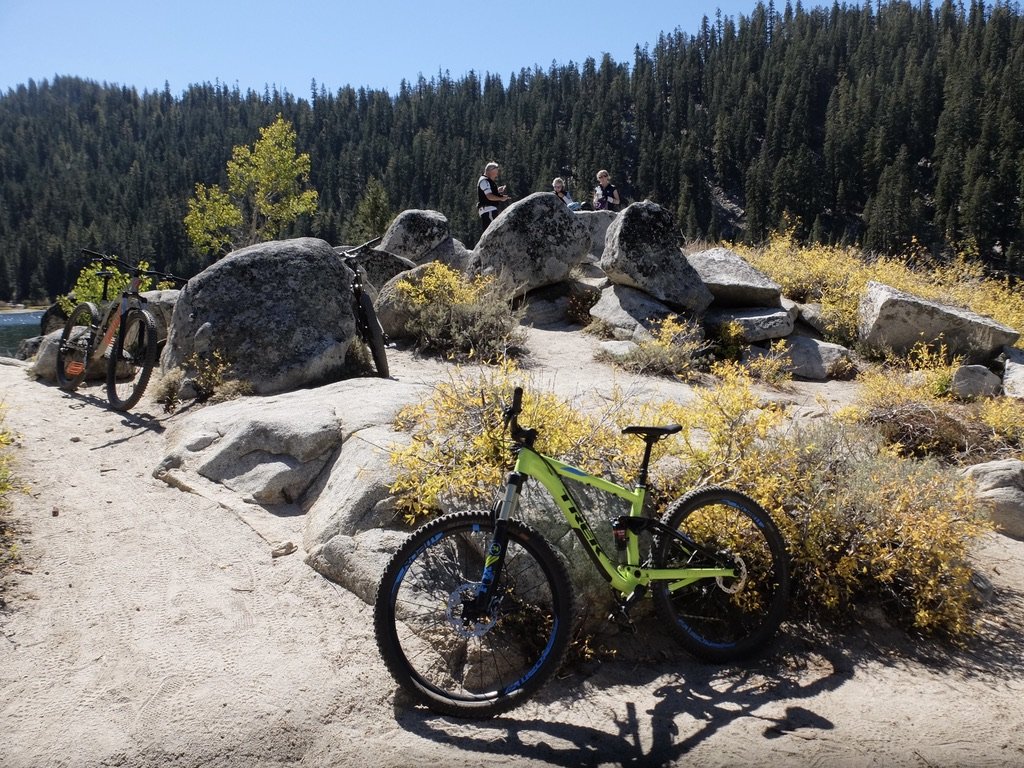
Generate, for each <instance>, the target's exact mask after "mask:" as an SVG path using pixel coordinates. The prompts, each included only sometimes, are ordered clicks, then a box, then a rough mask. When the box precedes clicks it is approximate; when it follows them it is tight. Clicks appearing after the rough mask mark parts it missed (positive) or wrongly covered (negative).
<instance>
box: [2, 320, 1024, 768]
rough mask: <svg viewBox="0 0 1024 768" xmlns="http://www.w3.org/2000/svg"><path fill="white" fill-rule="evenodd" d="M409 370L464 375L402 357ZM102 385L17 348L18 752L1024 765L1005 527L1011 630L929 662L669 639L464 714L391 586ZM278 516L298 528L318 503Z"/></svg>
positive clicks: (9, 652) (13, 742) (10, 686)
mask: <svg viewBox="0 0 1024 768" xmlns="http://www.w3.org/2000/svg"><path fill="white" fill-rule="evenodd" d="M573 336H575V337H576V338H573ZM551 344H552V346H550V347H546V349H547V351H546V353H545V355H544V356H539V357H538V358H535V365H536V366H537V371H538V372H545V375H547V373H546V372H550V375H551V376H552V377H553V378H554V380H555V381H557V382H558V386H559V387H564V388H565V389H566V390H572V389H574V388H576V387H583V386H586V378H587V377H588V376H592V375H593V371H592V370H591V369H589V368H585V366H586V365H588V363H586V362H585V361H586V360H587V359H588V358H587V357H586V356H587V355H589V354H590V352H589V349H588V347H589V345H590V344H591V342H590V341H589V340H587V339H580V338H579V335H578V334H568V335H565V336H562V337H560V341H559V340H557V339H552V340H551ZM559 345H561V346H559ZM573 350H577V351H576V352H573ZM573 355H575V359H576V360H577V361H578V364H574V363H573V358H572V356H573ZM567 363H568V364H567ZM403 366H404V367H403ZM392 368H393V370H394V371H395V372H396V373H397V375H399V376H408V377H410V378H416V377H423V378H424V380H429V378H430V377H431V376H433V377H437V376H439V375H443V372H444V366H441V365H439V364H434V363H429V362H424V361H416V360H414V359H413V358H412V357H411V356H409V355H404V354H400V355H397V356H396V360H395V363H394V364H393V366H392ZM555 370H558V371H559V372H558V373H557V374H555V373H554V371H555ZM595 370H596V369H595ZM645 386H649V387H652V388H655V389H657V388H658V387H660V386H661V385H660V384H657V383H652V384H648V385H645ZM102 395H103V392H102V388H101V387H100V386H90V387H88V388H86V389H85V390H83V392H82V393H81V394H76V395H67V394H65V393H62V392H60V391H59V390H58V389H56V388H55V387H51V386H47V385H45V384H41V383H38V382H35V381H31V380H30V379H28V378H27V377H26V375H25V373H24V369H23V368H22V367H20V366H17V365H0V400H2V401H3V402H4V404H5V405H6V408H7V412H6V418H5V426H6V427H7V429H9V430H11V431H13V432H15V433H17V434H18V435H19V437H18V440H17V444H16V446H15V449H14V453H15V456H16V459H17V462H18V473H19V475H20V477H21V478H22V479H23V480H25V481H26V482H27V483H28V484H29V485H30V486H31V492H30V494H29V495H25V496H14V497H13V502H14V516H15V519H16V520H17V521H18V522H19V523H20V524H21V525H22V526H23V527H24V529H25V530H26V532H27V537H28V541H27V544H26V546H25V549H24V553H23V555H24V556H23V561H22V566H21V569H20V570H19V571H18V572H17V573H14V574H12V576H11V579H10V582H11V583H10V584H9V591H8V595H7V597H8V603H9V605H8V609H7V610H6V612H5V613H2V614H0V734H3V736H2V737H0V765H3V766H9V767H11V768H21V767H22V766H25V767H28V766H65V765H66V766H99V765H129V766H150V765H152V766H166V765H168V764H174V765H180V766H201V765H202V766H208V765H217V766H228V767H231V766H239V767H241V766H253V765H270V766H273V765H304V766H319V765H324V766H327V765H332V766H334V765H349V764H352V765H356V764H358V765H372V766H376V765H380V766H410V765H411V766H416V765H434V764H444V765H447V766H463V765H465V766H476V765H482V764H484V763H488V762H492V761H494V760H500V761H501V762H502V764H507V765H516V766H518V765H545V764H554V765H562V766H581V765H662V764H678V765H687V766H733V765H762V764H764V763H765V762H766V761H768V760H775V761H777V762H779V763H780V764H782V765H787V766H793V765H823V766H826V765H827V766H854V765H858V766H859V765H887V766H888V765H929V766H937V765H946V766H954V765H972V766H986V765H989V766H996V765H1008V766H1009V765H1020V764H1024V747H1022V746H1021V740H1020V738H1019V734H1020V732H1021V731H1022V730H1024V709H1022V708H1021V706H1020V701H1021V698H1022V696H1024V663H1022V662H1024V641H1022V637H1021V634H1020V626H1021V624H1022V619H1024V603H1022V598H1021V596H1022V593H1024V545H1022V544H1021V543H1020V542H1014V541H1010V540H1007V539H1003V538H998V537H994V538H993V539H992V540H991V542H990V544H989V545H988V550H987V556H988V558H989V559H988V565H987V566H986V571H987V573H988V575H989V576H990V577H991V578H992V580H993V582H994V584H995V585H996V589H997V591H998V594H999V597H1000V601H1001V604H1002V605H1004V606H1006V608H1005V615H1004V616H1002V617H999V616H996V617H994V618H993V621H992V623H991V627H990V629H991V637H992V638H993V642H995V641H998V643H999V645H998V647H994V646H993V647H991V648H989V649H987V650H986V649H984V648H983V649H980V650H976V651H973V652H963V653H959V654H940V653H939V651H938V650H935V649H931V650H929V651H928V653H929V654H931V657H923V656H921V655H920V654H918V655H917V656H915V657H909V656H907V655H901V654H897V653H896V652H895V649H894V646H893V644H892V643H898V642H899V641H898V640H896V639H894V638H896V637H897V636H896V635H894V634H891V633H889V634H887V633H884V632H880V631H877V628H875V630H873V632H872V633H871V634H870V635H865V636H864V637H863V638H862V637H859V636H857V635H855V634H851V635H844V636H843V637H840V638H833V639H831V640H823V639H815V640H809V639H806V638H800V637H796V636H793V635H788V636H786V637H784V638H782V640H781V641H780V643H779V646H778V649H777V652H776V653H774V654H773V656H772V657H771V658H769V659H767V660H764V661H762V662H758V663H756V664H753V665H752V666H748V667H744V668H714V667H708V666H704V665H701V664H699V663H696V662H694V661H692V660H689V659H687V658H686V657H685V656H683V655H681V654H674V653H673V654H671V655H669V656H666V655H663V654H662V653H661V652H658V653H657V654H656V657H655V658H652V659H650V662H649V663H643V664H625V663H621V662H608V663H604V664H599V665H598V664H595V665H592V666H590V667H588V668H587V669H585V670H581V671H576V672H574V673H572V674H570V675H569V676H567V677H565V678H563V679H560V680H556V681H554V682H553V683H552V684H550V685H548V686H547V687H546V688H545V689H544V690H543V691H542V694H541V696H540V697H539V698H538V699H537V700H536V701H533V702H530V703H528V704H527V705H525V706H523V707H522V708H520V709H518V710H515V711H514V712H513V713H511V714H510V715H509V716H507V717H504V718H500V719H498V720H494V721H491V722H484V723H476V722H462V721H454V720H448V719H445V718H440V717H436V716H434V715H432V714H430V713H428V712H425V711H422V710H419V709H415V708H411V707H410V706H409V705H408V703H407V702H405V701H404V699H403V698H402V697H398V701H396V696H395V686H394V684H393V683H392V681H391V679H390V678H389V677H388V676H387V673H386V671H385V669H384V666H383V664H382V663H381V662H380V660H379V657H378V655H377V651H376V646H375V644H374V640H373V634H372V626H371V611H370V609H369V607H368V606H366V605H365V604H363V603H362V602H361V601H360V600H358V599H357V598H356V597H354V596H353V595H351V594H350V593H348V592H346V591H344V590H342V589H340V588H338V587H336V586H335V585H333V584H331V583H329V582H327V581H325V580H324V579H323V578H322V577H320V576H319V575H317V574H316V573H314V572H313V571H312V570H310V569H309V568H308V567H307V566H306V565H304V563H303V562H302V559H301V557H302V552H301V549H300V550H299V551H298V552H297V553H295V554H293V555H291V556H286V557H281V558H277V559H274V558H273V557H272V556H271V549H272V544H273V543H274V542H273V541H269V540H267V538H264V537H262V536H261V535H259V534H258V533H257V532H256V530H254V528H253V527H250V526H249V525H247V524H246V523H244V522H243V521H242V520H241V519H239V517H238V516H237V515H235V514H233V513H232V512H231V511H230V510H227V509H225V508H223V507H221V506H218V505H217V504H215V503H213V502H211V501H208V500H205V499H203V498H200V497H197V496H193V495H190V494H186V493H183V492H180V491H178V490H175V489H173V488H170V487H168V486H166V485H164V484H162V483H161V482H159V481H157V480H155V479H153V478H152V476H151V472H152V469H153V468H154V466H155V465H156V463H157V462H158V461H159V460H160V458H161V457H162V455H163V452H162V440H163V437H162V433H163V431H164V430H165V428H166V427H167V425H168V423H169V422H171V421H172V420H173V419H174V418H176V417H175V416H167V415H166V414H163V413H162V411H161V410H160V408H159V406H156V405H154V404H153V403H151V402H148V401H144V402H143V403H142V404H141V405H140V406H139V408H138V409H136V412H135V413H133V414H131V415H124V414H118V413H114V412H112V411H109V410H107V409H106V408H105V405H104V402H103V400H102ZM807 397H808V398H809V399H811V400H812V399H813V397H812V395H811V394H808V395H807ZM276 526H277V528H276V529H275V534H274V535H275V536H288V535H289V532H291V533H292V535H294V541H296V542H297V543H300V542H301V536H299V535H298V531H299V529H300V526H301V519H299V518H293V519H282V520H278V521H276ZM264 533H265V532H264ZM880 636H881V637H883V638H884V639H883V640H882V641H881V642H880V643H879V642H877V638H878V637H880ZM869 637H870V638H872V640H869V639H866V638H869ZM611 642H612V643H613V644H614V643H622V644H633V645H632V647H631V649H630V651H631V653H630V655H631V656H634V657H635V656H637V655H642V654H641V649H642V648H644V647H645V646H644V645H643V639H642V638H640V639H637V638H633V637H631V636H618V637H612V638H611ZM659 647H660V646H659Z"/></svg>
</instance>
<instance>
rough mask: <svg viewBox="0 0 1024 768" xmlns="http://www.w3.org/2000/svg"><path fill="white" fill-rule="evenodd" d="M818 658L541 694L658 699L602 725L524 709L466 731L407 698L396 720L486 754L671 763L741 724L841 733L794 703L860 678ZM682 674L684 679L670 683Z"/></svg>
mask: <svg viewBox="0 0 1024 768" xmlns="http://www.w3.org/2000/svg"><path fill="white" fill-rule="evenodd" d="M817 659H818V663H817V664H816V665H813V666H811V667H808V666H806V665H801V664H799V663H797V664H794V663H793V658H792V657H791V656H788V655H787V656H786V657H784V658H780V657H778V656H775V657H772V658H771V659H767V660H762V661H759V662H754V663H753V664H750V665H747V666H746V667H744V668H742V669H739V668H736V667H727V668H722V667H715V666H710V665H706V664H703V663H701V662H697V661H692V660H690V661H687V662H685V663H684V664H682V665H680V664H677V663H673V664H671V665H668V666H667V665H665V664H656V665H651V666H650V667H646V668H645V669H644V670H643V671H641V672H640V674H639V676H638V671H639V670H638V669H637V667H635V666H633V665H630V664H625V663H619V662H616V663H615V664H614V665H613V668H612V669H611V670H609V671H602V673H601V675H600V678H601V679H600V682H599V683H591V685H593V686H595V687H596V689H597V690H596V693H595V694H591V695H587V694H584V693H583V692H582V691H581V689H580V683H581V682H582V681H580V680H578V679H577V680H575V681H567V680H556V681H553V682H551V683H549V684H548V685H547V686H546V687H545V688H544V689H543V690H542V691H541V694H540V695H539V696H538V697H537V706H538V707H541V708H545V709H550V707H551V706H552V705H557V703H558V702H559V701H561V702H566V701H570V700H572V699H576V702H575V703H576V704H581V703H582V704H583V705H584V706H589V705H591V704H592V702H590V698H591V696H592V695H597V696H601V694H602V693H603V692H606V691H609V690H611V689H615V688H618V687H627V686H632V687H637V688H638V689H645V690H644V691H643V692H642V693H640V696H638V698H642V699H648V698H649V697H651V696H653V698H654V699H655V702H654V705H653V706H650V707H649V708H647V709H643V710H640V709H638V706H637V704H636V703H635V702H633V701H625V702H622V701H621V700H613V701H612V703H613V706H614V707H615V709H616V710H621V709H622V705H623V704H624V711H622V712H621V714H620V713H619V712H616V713H614V714H612V716H611V720H609V721H606V722H601V723H599V724H597V725H593V726H591V725H581V724H579V723H567V722H557V721H554V720H552V719H551V718H550V717H547V716H545V717H526V718H522V717H515V716H514V715H515V714H516V713H518V712H519V710H515V711H514V712H513V716H509V717H500V718H495V719H494V720H490V721H482V722H475V723H473V727H472V728H467V727H466V725H465V723H463V722H462V721H458V720H456V719H449V718H445V717H440V716H438V715H434V714H432V713H429V712H427V711H425V710H421V709H414V708H413V707H411V706H409V704H408V703H407V702H406V701H405V700H404V697H399V699H397V700H396V704H395V717H396V720H397V722H398V724H399V725H400V726H401V727H403V728H405V729H406V730H408V731H412V732H414V733H416V734H417V735H419V736H421V737H423V738H426V739H431V740H434V741H437V742H440V743H447V744H453V745H457V746H458V748H459V749H461V750H465V751H472V752H479V753H481V754H494V755H506V756H507V755H509V754H514V755H516V756H517V757H525V758H528V759H534V760H538V761H543V762H545V763H548V764H551V765H560V766H566V767H567V768H568V767H569V766H573V767H575V766H588V765H599V764H601V765H608V764H615V765H621V766H649V765H662V764H665V763H671V762H674V761H676V760H679V759H680V758H682V757H683V756H684V755H686V754H687V753H688V752H690V751H691V750H693V749H694V748H695V747H697V746H698V745H700V744H701V743H703V742H705V741H707V740H708V739H710V738H712V737H713V736H714V735H715V734H716V733H718V732H719V731H721V730H722V729H724V728H727V727H728V726H730V725H731V724H733V723H735V722H736V721H738V720H741V719H746V718H757V719H760V720H762V721H763V722H764V729H763V732H762V738H763V739H764V740H765V741H766V742H767V741H770V740H772V739H776V738H779V737H780V736H783V735H785V734H787V733H792V732H794V731H797V730H802V731H803V730H816V731H828V730H831V729H833V728H834V724H833V723H832V722H831V721H830V720H828V719H827V718H825V717H823V716H821V715H819V714H817V713H816V712H814V711H813V710H812V709H810V708H809V707H805V706H801V705H799V704H797V703H793V702H798V701H801V700H810V699H813V698H814V697H816V696H818V695H819V694H821V693H825V692H828V691H834V690H836V689H838V688H839V687H840V686H842V685H843V684H844V683H846V682H847V681H848V680H850V679H851V678H852V677H853V672H854V663H853V661H852V659H851V658H850V656H849V655H848V654H847V653H846V652H845V651H843V650H842V649H838V648H833V649H829V650H828V651H826V652H825V653H824V654H819V655H818V656H817ZM680 666H683V667H684V669H683V671H682V672H680V671H679V670H680ZM673 675H674V676H675V677H676V679H675V680H673V681H671V682H667V683H666V682H664V679H665V678H666V677H669V676H673ZM656 680H657V681H661V684H660V685H659V686H658V687H657V688H655V689H654V690H653V691H652V692H650V693H648V692H647V690H646V688H647V687H648V686H649V685H650V684H651V683H652V682H654V681H656ZM779 701H787V702H791V703H789V704H788V705H787V706H786V709H785V711H784V714H783V716H781V717H779V716H772V715H769V714H759V711H760V710H761V709H763V708H766V707H769V706H770V705H774V704H776V703H777V702H779ZM644 706H647V705H644ZM600 711H601V708H600V707H598V708H597V709H595V710H594V712H593V713H592V714H591V715H589V716H588V719H589V720H591V721H593V720H595V719H597V717H599V714H598V713H599V712H600ZM766 746H767V744H766Z"/></svg>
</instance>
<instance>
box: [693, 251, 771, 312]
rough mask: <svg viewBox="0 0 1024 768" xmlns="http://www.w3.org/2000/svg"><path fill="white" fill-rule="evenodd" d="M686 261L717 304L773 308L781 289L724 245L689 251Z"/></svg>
mask: <svg viewBox="0 0 1024 768" xmlns="http://www.w3.org/2000/svg"><path fill="white" fill-rule="evenodd" d="M686 260H687V261H689V262H690V265H691V266H692V267H693V268H694V269H695V270H696V271H697V274H698V275H699V276H700V279H701V281H702V282H703V283H704V285H706V286H707V287H708V290H710V291H711V295H712V296H714V297H715V302H714V305H715V306H717V307H777V306H780V300H781V298H782V288H781V287H780V286H779V284H778V283H776V282H773V281H772V280H770V279H769V278H768V276H767V275H766V274H764V273H763V272H761V271H760V270H758V269H755V268H754V267H752V266H751V265H750V264H749V263H748V262H747V261H746V260H745V259H744V258H743V257H742V256H740V255H739V254H738V253H736V252H735V251H730V250H729V249H728V248H710V249H708V250H706V251H700V252H698V253H691V254H689V255H687V257H686Z"/></svg>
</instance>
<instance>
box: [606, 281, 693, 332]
mask: <svg viewBox="0 0 1024 768" xmlns="http://www.w3.org/2000/svg"><path fill="white" fill-rule="evenodd" d="M671 314H674V313H673V311H672V309H671V308H669V307H668V306H666V305H665V304H663V303H661V302H660V301H658V300H656V299H654V298H652V297H651V296H649V295H648V294H646V293H644V292H643V291H639V290H637V289H636V288H630V287H628V286H625V285H614V284H613V285H610V286H608V287H607V288H605V289H604V290H602V291H601V298H600V299H598V301H597V303H596V304H595V305H594V306H592V307H591V308H590V316H591V317H593V318H594V319H595V320H599V321H601V322H602V323H604V324H605V325H607V326H608V327H609V328H610V329H611V331H612V335H613V336H614V337H615V338H616V339H620V340H621V339H632V338H633V336H634V334H635V333H636V331H637V328H645V329H646V328H650V327H651V326H652V325H653V324H654V323H655V322H657V321H660V320H664V319H665V318H666V317H668V316H669V315H671Z"/></svg>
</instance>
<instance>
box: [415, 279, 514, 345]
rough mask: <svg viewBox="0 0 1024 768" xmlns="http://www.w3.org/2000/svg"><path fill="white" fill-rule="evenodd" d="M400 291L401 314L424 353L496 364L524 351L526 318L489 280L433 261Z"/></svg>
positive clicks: (492, 281)
mask: <svg viewBox="0 0 1024 768" xmlns="http://www.w3.org/2000/svg"><path fill="white" fill-rule="evenodd" d="M396 289H397V294H398V304H399V310H400V311H401V312H403V313H404V314H406V315H407V316H408V318H409V322H408V323H407V327H408V328H410V329H411V330H412V332H413V333H414V334H415V338H416V346H417V348H418V349H420V350H423V351H426V352H434V353H438V354H441V355H443V356H445V357H447V358H448V359H452V360H477V361H481V362H486V363H494V362H499V361H501V360H504V359H506V358H507V357H514V356H515V355H516V354H517V353H518V352H519V350H520V348H521V347H522V344H523V340H524V334H523V331H522V328H521V327H520V321H521V320H522V316H523V313H522V311H519V310H513V309H512V308H511V306H510V305H509V303H508V301H507V299H506V297H505V296H503V295H502V294H501V292H500V290H499V289H498V287H497V284H496V283H495V282H494V280H492V279H490V278H486V277H478V278H474V279H468V278H466V277H465V276H464V275H463V274H462V273H461V272H458V271H456V270H454V269H452V268H451V267H449V266H447V265H445V264H442V263H440V262H434V263H432V264H431V265H430V266H428V267H427V269H426V270H425V271H424V272H423V274H422V276H421V278H420V279H419V281H418V282H416V281H412V280H401V281H399V282H398V284H397V286H396Z"/></svg>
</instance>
